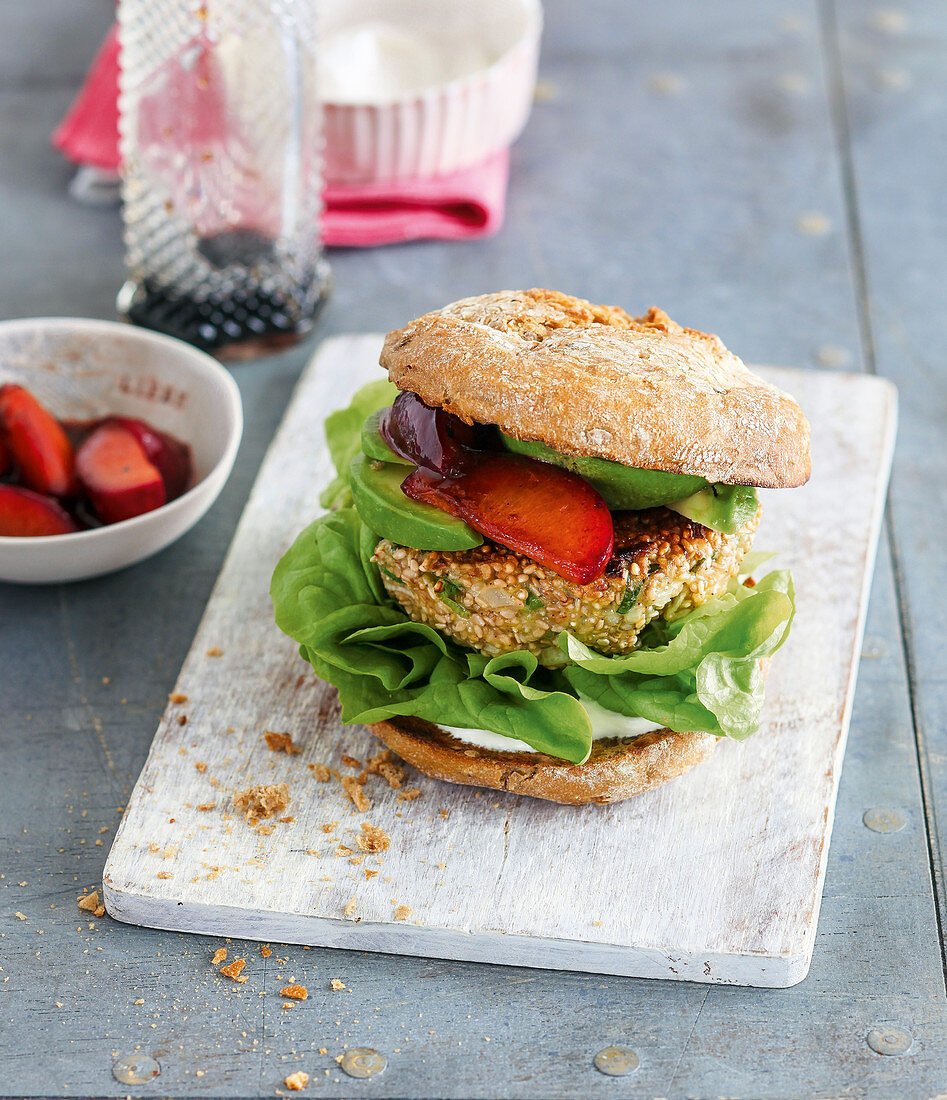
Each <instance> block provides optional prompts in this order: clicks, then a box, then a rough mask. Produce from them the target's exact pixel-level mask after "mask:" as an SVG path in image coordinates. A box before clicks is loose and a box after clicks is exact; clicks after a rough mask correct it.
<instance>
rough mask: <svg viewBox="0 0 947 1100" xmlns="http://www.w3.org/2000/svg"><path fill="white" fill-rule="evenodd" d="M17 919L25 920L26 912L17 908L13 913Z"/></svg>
mask: <svg viewBox="0 0 947 1100" xmlns="http://www.w3.org/2000/svg"><path fill="white" fill-rule="evenodd" d="M13 915H14V916H15V917H16V919H17V920H26V914H25V913H21V912H20V911H19V909H18V910H17V911H16V912H15V913H14V914H13Z"/></svg>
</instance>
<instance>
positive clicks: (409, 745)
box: [369, 718, 717, 806]
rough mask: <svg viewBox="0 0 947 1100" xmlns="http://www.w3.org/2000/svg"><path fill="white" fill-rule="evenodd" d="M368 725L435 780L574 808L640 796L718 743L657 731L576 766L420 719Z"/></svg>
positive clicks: (616, 743) (598, 746)
mask: <svg viewBox="0 0 947 1100" xmlns="http://www.w3.org/2000/svg"><path fill="white" fill-rule="evenodd" d="M369 729H370V730H371V731H372V733H374V734H375V736H376V737H377V738H378V739H379V740H380V741H383V742H384V743H385V744H386V745H387V746H388V748H390V749H391V750H392V751H393V752H395V753H397V754H398V756H400V757H401V759H402V760H405V761H407V763H409V764H410V765H411V766H412V767H414V768H417V770H418V771H420V772H424V773H425V775H430V776H433V777H434V778H435V779H446V780H447V781H448V782H450V783H463V784H466V785H468V786H473V787H492V788H493V789H494V790H498V791H511V792H513V793H515V794H526V795H531V796H532V797H533V798H545V799H548V800H549V801H551V802H564V803H567V804H569V805H572V806H581V805H584V804H585V803H587V802H618V801H620V800H621V799H623V798H630V797H631V796H632V795H635V794H641V793H642V792H643V791H647V790H650V788H651V787H656V786H657V785H658V784H659V783H665V782H667V780H669V779H675V778H676V777H677V776H679V775H681V774H683V773H684V772H686V771H688V770H689V769H690V768H692V767H693V766H694V765H695V764H699V763H700V762H701V761H702V760H706V759H707V757H708V756H710V754H711V753H712V752H713V751H714V747H715V746H716V744H717V738H716V737H712V736H711V735H710V734H709V733H672V732H671V730H656V731H655V732H654V733H646V734H643V735H642V736H641V737H636V738H634V739H627V738H623V739H620V740H619V739H611V740H602V741H593V742H592V754H591V756H590V757H589V758H588V760H587V761H586V762H585V763H584V764H570V763H569V762H568V761H566V760H560V759H558V758H557V757H555V756H546V755H545V754H543V753H539V752H535V753H531V752H497V751H495V750H492V749H481V748H478V747H476V746H474V745H468V744H467V743H466V742H464V741H458V740H457V739H456V738H455V737H452V736H451V735H450V734H449V733H446V732H445V731H444V730H442V729H440V727H438V726H433V725H431V724H430V723H428V722H422V721H421V720H420V719H417V718H392V719H391V720H390V721H387V722H376V723H374V725H371V726H369Z"/></svg>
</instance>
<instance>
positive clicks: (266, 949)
mask: <svg viewBox="0 0 947 1100" xmlns="http://www.w3.org/2000/svg"><path fill="white" fill-rule="evenodd" d="M260 954H261V955H262V956H263V958H264V959H268V958H269V957H270V955H272V954H273V952H272V950H271V949H270V945H269V944H268V943H261V944H260Z"/></svg>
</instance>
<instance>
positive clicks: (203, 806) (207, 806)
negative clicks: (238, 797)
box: [197, 802, 217, 813]
mask: <svg viewBox="0 0 947 1100" xmlns="http://www.w3.org/2000/svg"><path fill="white" fill-rule="evenodd" d="M216 805H217V803H216V802H198V804H197V808H198V809H199V810H200V811H201V813H206V812H207V811H208V810H212V809H213V808H214V807H215V806H216Z"/></svg>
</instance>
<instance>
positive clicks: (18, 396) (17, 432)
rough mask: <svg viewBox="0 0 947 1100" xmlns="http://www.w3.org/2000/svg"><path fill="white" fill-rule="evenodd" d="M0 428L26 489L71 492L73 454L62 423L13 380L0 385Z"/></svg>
mask: <svg viewBox="0 0 947 1100" xmlns="http://www.w3.org/2000/svg"><path fill="white" fill-rule="evenodd" d="M0 429H2V431H3V437H4V442H5V443H6V446H7V449H8V450H9V452H10V457H11V458H12V460H13V462H14V463H15V464H16V466H17V467H18V469H19V480H20V481H21V482H22V483H23V485H25V486H26V488H27V489H33V490H34V491H35V492H37V493H45V494H47V495H49V496H55V497H67V496H72V495H73V494H74V493H75V491H76V472H75V454H74V453H73V450H72V444H71V443H70V442H69V437H68V436H67V435H66V433H65V431H64V429H63V426H62V425H61V424H60V423H59V421H58V420H57V419H56V418H55V417H54V416H53V415H52V413H51V412H49V410H48V409H46V408H45V407H44V406H43V405H41V404H40V402H39V401H37V400H36V398H35V397H34V396H33V395H32V394H31V393H30V392H29V390H26V389H24V388H23V387H22V386H18V385H16V384H15V383H13V382H8V383H7V384H6V385H4V386H0Z"/></svg>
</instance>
